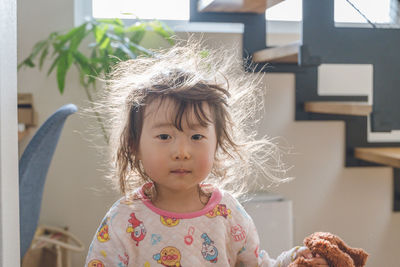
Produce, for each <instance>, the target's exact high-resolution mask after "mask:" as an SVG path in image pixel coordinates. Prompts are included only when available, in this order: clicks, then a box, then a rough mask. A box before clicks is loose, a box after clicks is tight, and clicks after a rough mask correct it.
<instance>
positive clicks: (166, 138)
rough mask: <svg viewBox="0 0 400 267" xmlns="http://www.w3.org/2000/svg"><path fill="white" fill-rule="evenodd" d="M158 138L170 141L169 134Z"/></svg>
mask: <svg viewBox="0 0 400 267" xmlns="http://www.w3.org/2000/svg"><path fill="white" fill-rule="evenodd" d="M157 137H159V138H160V139H161V140H168V137H169V135H168V134H160V135H158V136H157Z"/></svg>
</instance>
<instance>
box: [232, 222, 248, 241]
mask: <svg viewBox="0 0 400 267" xmlns="http://www.w3.org/2000/svg"><path fill="white" fill-rule="evenodd" d="M231 235H232V237H233V240H235V241H242V240H244V239H245V238H246V231H245V230H244V229H243V227H242V226H241V225H240V224H237V225H234V226H232V227H231Z"/></svg>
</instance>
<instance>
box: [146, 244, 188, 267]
mask: <svg viewBox="0 0 400 267" xmlns="http://www.w3.org/2000/svg"><path fill="white" fill-rule="evenodd" d="M153 259H154V260H156V261H157V263H160V264H162V265H163V266H167V267H182V265H181V252H180V251H179V249H177V248H176V247H171V246H169V247H165V248H163V249H162V250H161V252H160V253H157V254H154V255H153Z"/></svg>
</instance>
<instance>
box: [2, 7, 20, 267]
mask: <svg viewBox="0 0 400 267" xmlns="http://www.w3.org/2000/svg"><path fill="white" fill-rule="evenodd" d="M0 35H1V36H3V38H1V40H0V47H1V50H0V266H4V267H5V266H10V267H14V266H15V267H16V266H18V265H19V258H20V256H19V205H18V161H17V160H18V151H17V140H18V137H17V135H16V134H15V133H16V132H17V123H16V122H17V71H16V68H17V49H16V45H17V10H16V1H14V0H0ZM4 37H5V38H4Z"/></svg>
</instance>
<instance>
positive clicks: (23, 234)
mask: <svg viewBox="0 0 400 267" xmlns="http://www.w3.org/2000/svg"><path fill="white" fill-rule="evenodd" d="M77 110H78V108H77V107H76V106H75V105H73V104H67V105H65V106H62V107H61V108H60V109H58V110H57V111H56V112H55V113H54V114H53V115H51V116H50V117H49V118H48V119H47V120H46V121H45V122H44V123H43V125H42V126H41V127H40V128H39V130H38V131H37V132H36V134H35V135H34V136H33V138H32V140H31V141H30V142H29V144H28V146H27V147H26V149H25V151H24V153H23V154H22V156H21V159H20V160H19V218H20V219H19V222H20V249H21V260H22V258H23V257H24V255H25V253H26V251H27V250H28V249H29V246H30V244H31V242H32V239H33V236H34V234H35V231H36V228H37V225H38V221H39V215H40V207H41V204H42V194H43V188H44V184H45V180H46V176H47V171H48V169H49V166H50V162H51V158H52V157H53V154H54V151H55V149H56V146H57V143H58V139H59V137H60V134H61V130H62V128H63V126H64V122H65V121H66V119H67V117H68V116H69V115H71V114H73V113H75V112H76V111H77Z"/></svg>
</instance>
